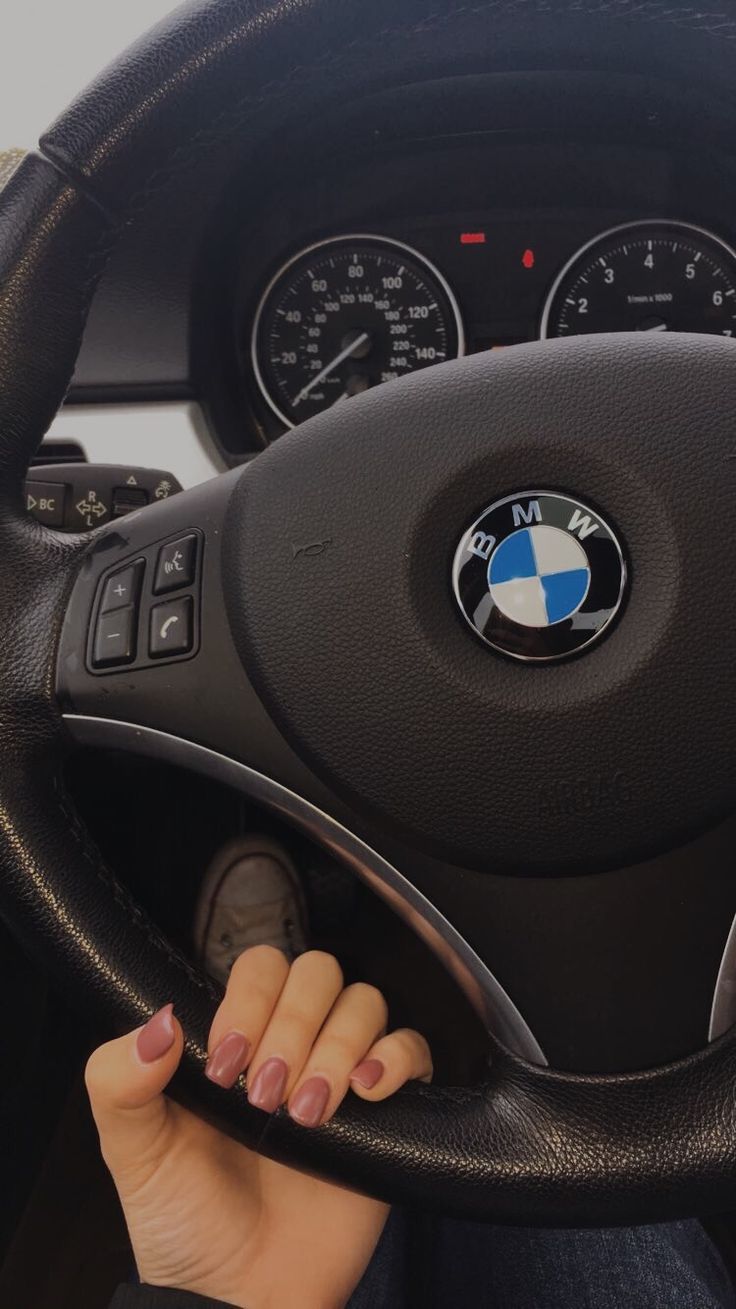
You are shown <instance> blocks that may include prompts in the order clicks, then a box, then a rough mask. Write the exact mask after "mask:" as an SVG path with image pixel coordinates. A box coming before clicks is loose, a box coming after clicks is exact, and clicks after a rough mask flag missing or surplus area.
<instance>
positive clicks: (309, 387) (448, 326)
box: [252, 236, 465, 427]
mask: <svg viewBox="0 0 736 1309" xmlns="http://www.w3.org/2000/svg"><path fill="white" fill-rule="evenodd" d="M464 348H465V347H464V339H463V328H462V322H461V319H460V311H459V309H458V305H457V301H456V300H455V297H454V295H453V294H452V291H451V290H450V287H449V286H448V284H447V282H446V281H445V279H444V277H443V276H442V274H441V273H440V272H439V270H438V269H437V268H435V267H434V265H433V264H431V263H430V262H429V260H428V259H425V258H424V256H423V255H421V254H419V252H418V251H416V250H412V249H411V248H410V247H409V246H406V245H403V244H402V242H400V241H394V240H390V239H389V238H387V237H378V236H345V237H339V238H336V239H332V240H328V241H320V242H318V243H317V244H316V245H312V246H309V247H308V248H307V249H306V250H303V251H301V252H300V253H299V254H298V255H295V256H294V258H293V259H290V260H289V262H288V263H287V264H285V265H284V267H283V268H281V269H280V270H279V272H278V273H277V274H276V276H275V277H274V278H273V279H272V281H271V282H270V284H269V285H268V286H267V287H266V290H265V292H264V294H263V297H262V299H261V303H260V305H259V307H258V311H257V313H256V318H255V322H254V325H253V340H252V361H253V370H254V373H255V376H256V380H257V382H258V385H259V386H260V388H261V391H262V392H263V395H264V396H265V398H266V400H267V401H268V403H269V405H270V406H271V408H272V409H273V410H274V412H275V413H276V414H277V415H278V417H279V418H280V419H281V420H282V422H284V423H286V425H287V426H288V427H294V426H295V425H296V424H297V423H301V422H303V421H304V419H306V418H309V417H310V416H311V415H312V414H316V413H320V412H321V411H322V410H323V409H329V408H330V407H331V406H332V405H334V404H338V403H339V402H341V401H343V400H347V399H349V398H350V397H351V396H354V395H358V394H359V393H360V392H361V391H365V390H367V389H368V387H371V386H376V385H378V384H379V383H382V382H390V381H392V380H393V379H394V378H397V377H403V376H404V375H405V374H406V373H411V372H414V371H415V370H416V369H418V368H426V367H427V366H428V365H430V364H436V363H441V362H442V361H443V360H445V359H453V358H455V357H457V356H458V355H460V354H462V353H463V351H464Z"/></svg>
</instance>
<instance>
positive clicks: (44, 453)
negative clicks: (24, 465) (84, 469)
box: [31, 441, 87, 468]
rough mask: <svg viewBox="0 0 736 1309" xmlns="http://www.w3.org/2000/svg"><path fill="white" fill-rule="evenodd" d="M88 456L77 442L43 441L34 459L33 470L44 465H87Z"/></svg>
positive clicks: (32, 462) (32, 461)
mask: <svg viewBox="0 0 736 1309" xmlns="http://www.w3.org/2000/svg"><path fill="white" fill-rule="evenodd" d="M86 462H87V456H86V455H85V453H84V450H83V449H82V447H81V445H77V443H76V441H42V442H41V445H40V446H39V448H38V450H37V451H36V453H35V455H34V456H33V459H32V460H31V467H32V468H40V467H42V465H43V464H86Z"/></svg>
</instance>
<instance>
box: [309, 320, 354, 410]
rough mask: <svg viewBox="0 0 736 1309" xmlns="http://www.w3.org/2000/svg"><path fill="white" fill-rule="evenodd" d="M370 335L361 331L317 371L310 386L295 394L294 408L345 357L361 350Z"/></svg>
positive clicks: (347, 357)
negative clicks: (320, 370) (319, 371)
mask: <svg viewBox="0 0 736 1309" xmlns="http://www.w3.org/2000/svg"><path fill="white" fill-rule="evenodd" d="M368 337H369V333H368V332H361V334H360V336H356V338H355V340H354V341H351V342H350V345H347V346H346V347H345V349H344V350H341V351H340V353H339V355H335V358H334V359H331V360H330V362H329V364H326V365H325V367H324V368H323V369H322V372H321V373H317V376H316V377H313V378H312V380H311V382H310V383H309V385H308V386H304V387H302V389H301V391H300V392H299V394H298V395H297V396H295V397H294V399H293V400H292V402H291V404H292V408H294V409H296V406H297V405H298V404H301V402H302V400H306V398H307V396H308V395H309V392H310V391H313V390H314V388H315V386H319V384H320V382H323V381H324V379H325V378H326V377H327V376H328V375H329V374H330V373H332V372H334V370H335V369H336V368H337V367H339V365H340V364H341V363H342V361H343V359H349V358H350V355H351V354H354V352H355V351H356V350H359V349H360V347H361V346H362V345H365V343H366V341H367V340H368Z"/></svg>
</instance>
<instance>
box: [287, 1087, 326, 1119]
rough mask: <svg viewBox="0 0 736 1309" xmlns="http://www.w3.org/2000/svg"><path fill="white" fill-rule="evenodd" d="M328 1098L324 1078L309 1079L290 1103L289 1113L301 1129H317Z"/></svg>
mask: <svg viewBox="0 0 736 1309" xmlns="http://www.w3.org/2000/svg"><path fill="white" fill-rule="evenodd" d="M329 1098H330V1084H329V1082H327V1081H325V1078H324V1077H310V1078H309V1079H308V1081H306V1082H305V1083H304V1085H303V1086H300V1087H299V1090H298V1091H297V1093H296V1095H295V1096H294V1098H293V1099H292V1100H291V1101H290V1103H289V1113H290V1114H291V1117H292V1118H293V1119H294V1120H295V1121H296V1122H297V1123H299V1124H300V1125H301V1126H302V1127H319V1125H320V1123H321V1122H322V1115H323V1114H324V1112H325V1109H326V1108H327V1102H328V1100H329Z"/></svg>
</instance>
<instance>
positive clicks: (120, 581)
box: [100, 559, 144, 614]
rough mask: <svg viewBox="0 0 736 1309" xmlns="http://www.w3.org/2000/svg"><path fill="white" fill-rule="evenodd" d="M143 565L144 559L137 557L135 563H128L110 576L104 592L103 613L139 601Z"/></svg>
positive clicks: (101, 605)
mask: <svg viewBox="0 0 736 1309" xmlns="http://www.w3.org/2000/svg"><path fill="white" fill-rule="evenodd" d="M143 567H144V564H143V560H142V559H136V561H135V563H134V564H128V566H127V567H126V568H121V569H119V570H118V572H117V573H113V574H112V576H111V577H108V579H107V581H106V582H105V589H104V591H103V592H102V603H101V604H100V613H101V614H108V613H109V612H110V610H111V609H122V608H124V606H125V605H132V604H136V603H137V601H138V593H139V591H140V589H141V579H142V577H143Z"/></svg>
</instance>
